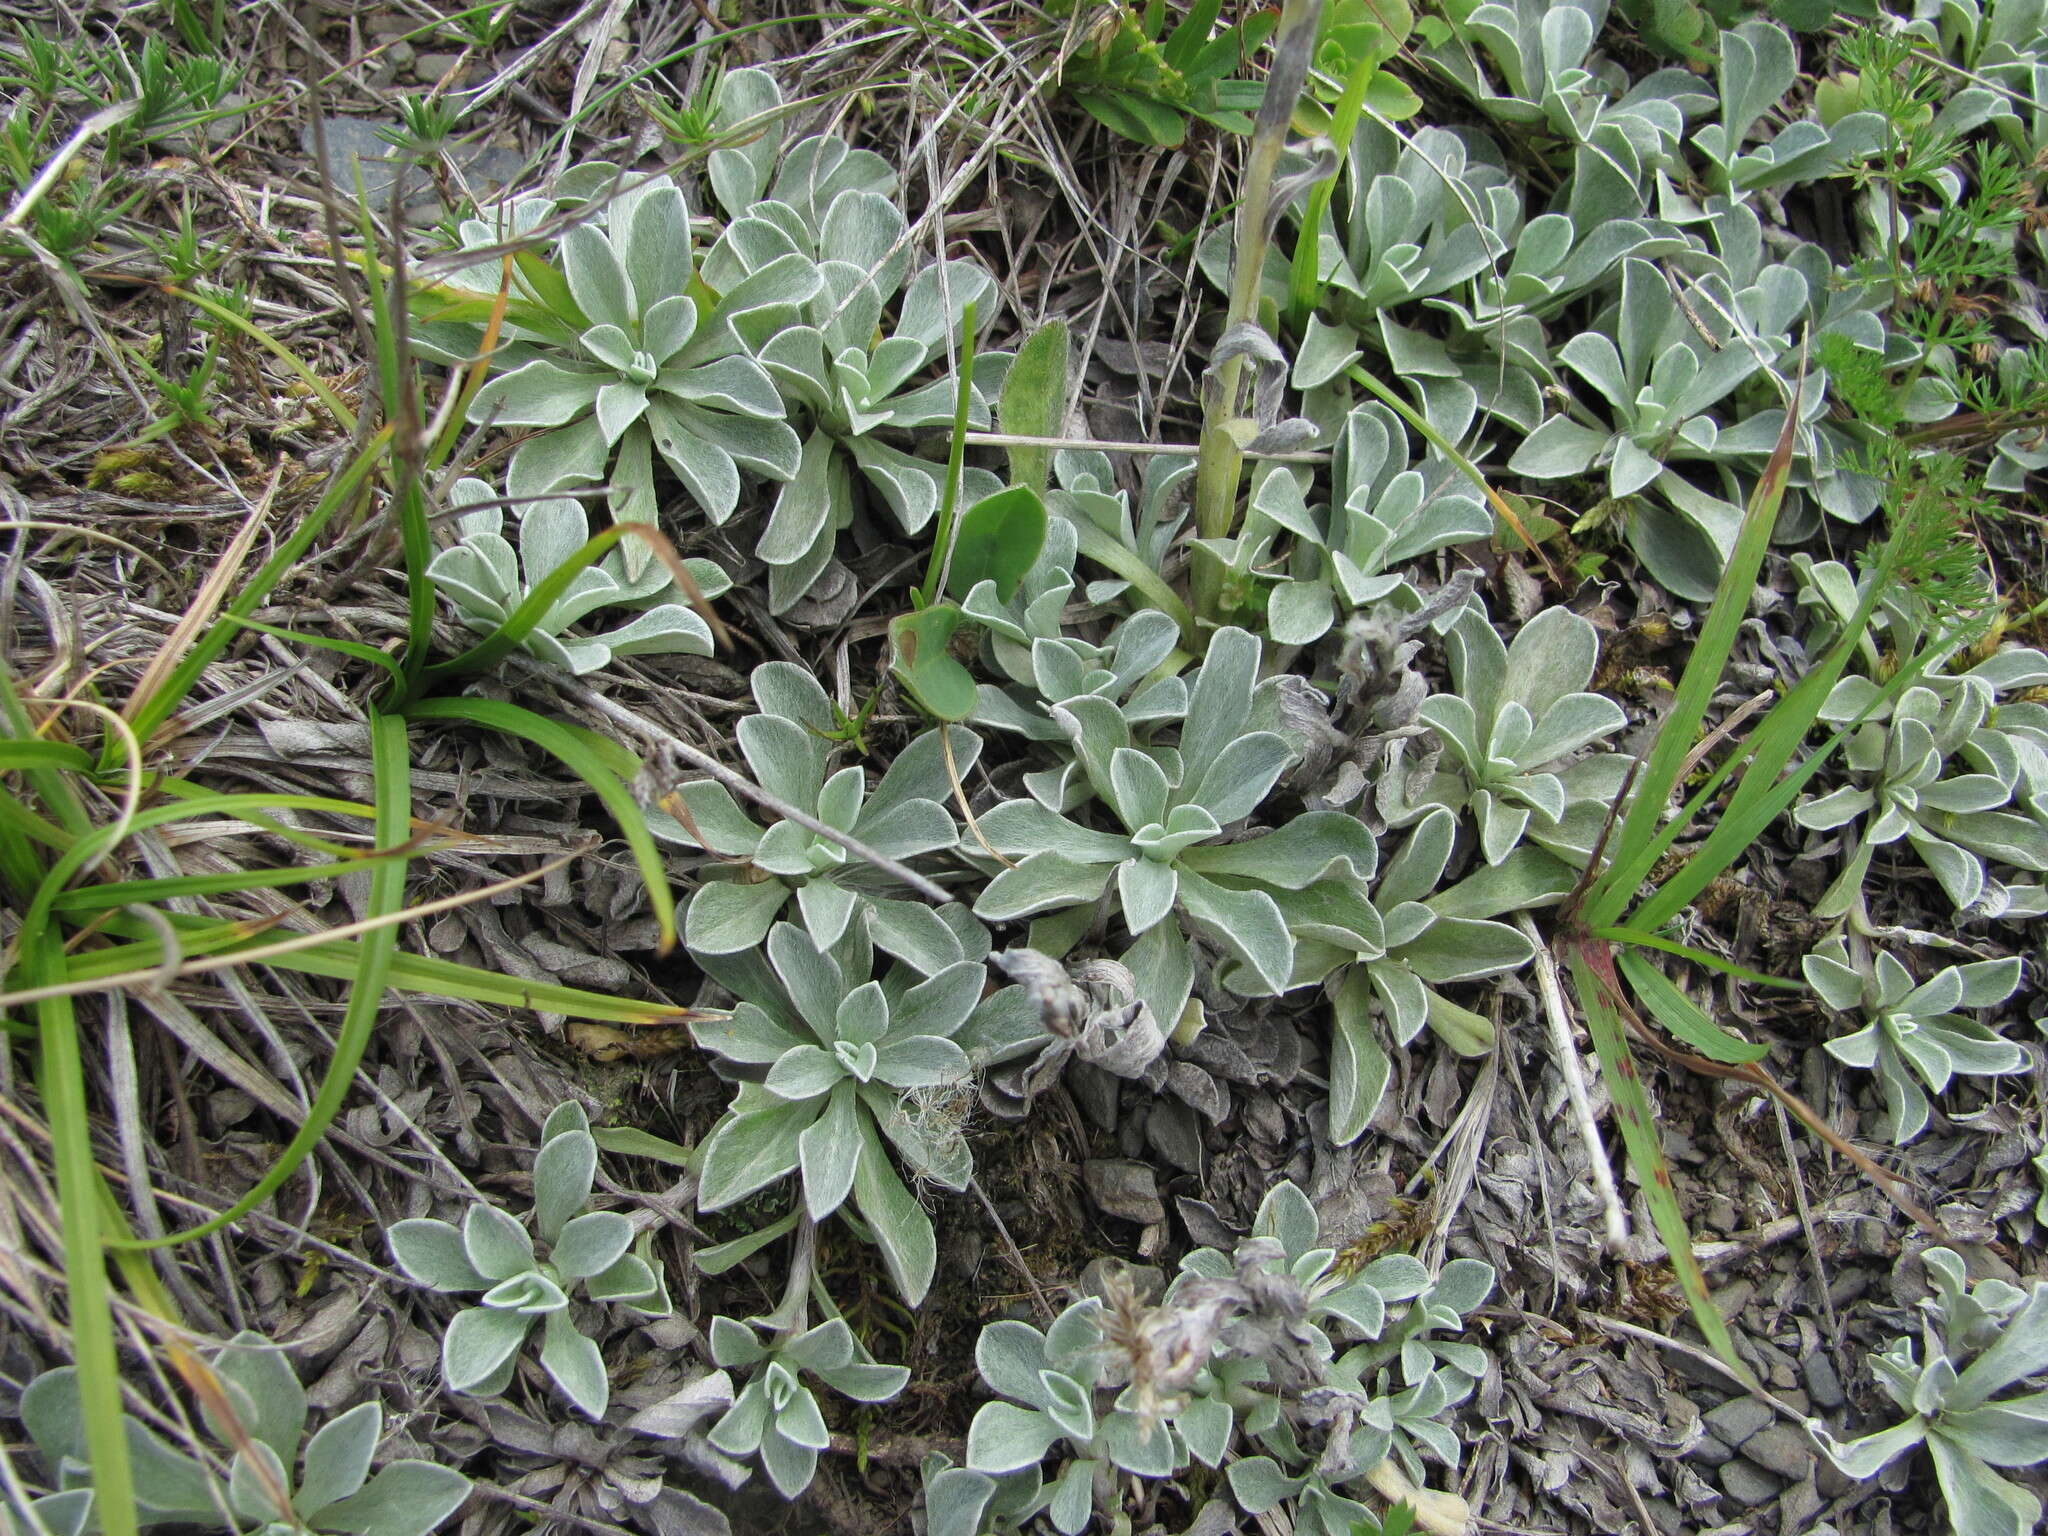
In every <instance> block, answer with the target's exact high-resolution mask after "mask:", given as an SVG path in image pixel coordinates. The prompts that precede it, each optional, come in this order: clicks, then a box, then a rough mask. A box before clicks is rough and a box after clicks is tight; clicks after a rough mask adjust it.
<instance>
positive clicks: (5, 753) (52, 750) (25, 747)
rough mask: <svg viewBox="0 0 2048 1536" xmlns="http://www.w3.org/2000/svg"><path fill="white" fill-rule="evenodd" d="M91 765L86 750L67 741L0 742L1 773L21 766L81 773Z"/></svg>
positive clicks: (19, 768) (15, 770) (14, 771)
mask: <svg viewBox="0 0 2048 1536" xmlns="http://www.w3.org/2000/svg"><path fill="white" fill-rule="evenodd" d="M91 767H92V758H91V757H90V756H88V755H87V754H86V751H85V749H84V748H83V747H74V746H73V745H71V743H70V742H68V741H33V740H32V741H0V773H16V772H19V771H20V770H21V769H24V768H42V769H57V770H68V771H69V772H72V773H84V772H86V771H88V770H89V769H90V768H91Z"/></svg>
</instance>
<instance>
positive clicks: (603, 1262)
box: [385, 1102, 669, 1419]
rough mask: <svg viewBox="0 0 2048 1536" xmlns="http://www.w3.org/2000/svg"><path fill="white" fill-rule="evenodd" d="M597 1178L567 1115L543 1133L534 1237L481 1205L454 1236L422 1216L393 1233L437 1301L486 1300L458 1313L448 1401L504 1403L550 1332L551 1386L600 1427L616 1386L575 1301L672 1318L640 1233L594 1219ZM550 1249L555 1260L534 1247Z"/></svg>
mask: <svg viewBox="0 0 2048 1536" xmlns="http://www.w3.org/2000/svg"><path fill="white" fill-rule="evenodd" d="M596 1176H597V1141H596V1139H595V1138H594V1137H593V1136H592V1135H591V1134H590V1121H589V1118H588V1117H587V1116H586V1115H585V1114H584V1113H583V1108H582V1106H581V1105H579V1104H576V1103H574V1102H571V1103H567V1104H561V1105H558V1106H556V1108H555V1109H554V1110H553V1111H552V1112H551V1113H550V1114H549V1115H548V1117H547V1121H546V1123H545V1124H544V1125H543V1126H542V1127H541V1144H540V1150H539V1151H538V1152H537V1153H535V1155H534V1159H533V1218H532V1219H533V1228H532V1230H531V1231H528V1229H527V1227H526V1226H525V1224H523V1223H521V1222H520V1221H518V1220H516V1219H515V1218H514V1217H512V1216H510V1215H508V1214H506V1213H505V1212H504V1211H501V1210H499V1209H498V1208H497V1207H496V1206H494V1205H485V1204H482V1203H479V1204H475V1205H472V1206H471V1207H470V1208H469V1211H468V1214H467V1215H465V1216H464V1217H463V1221H462V1225H461V1226H460V1227H456V1226H454V1225H453V1224H451V1223H449V1222H445V1221H436V1220H433V1219H431V1218H426V1217H415V1218H412V1219H409V1220H406V1221H400V1222H396V1223H394V1224H393V1225H392V1226H391V1228H390V1229H389V1231H387V1232H386V1233H385V1236H386V1238H387V1239H388V1240H389V1241H390V1244H391V1254H392V1257H393V1258H395V1259H396V1260H397V1261H398V1265H399V1267H400V1268H401V1269H403V1270H404V1271H405V1272H406V1274H408V1275H410V1276H411V1277H412V1278H413V1279H414V1280H416V1281H418V1282H419V1283H420V1284H421V1285H425V1286H430V1287H431V1288H433V1289H434V1290H437V1291H452V1292H466V1291H481V1292H483V1295H482V1297H481V1298H480V1299H479V1304H478V1305H476V1306H474V1307H469V1308H466V1309H465V1310H463V1311H461V1312H458V1313H456V1314H455V1317H454V1318H453V1320H452V1321H450V1323H449V1324H448V1330H447V1332H446V1333H445V1334H444V1335H443V1336H442V1340H441V1377H442V1380H443V1381H444V1382H445V1383H446V1384H447V1386H448V1388H449V1390H450V1391H453V1392H469V1393H475V1394H478V1395H480V1396H486V1397H489V1396H495V1395H496V1394H498V1393H500V1392H503V1391H504V1390H505V1388H506V1387H507V1386H508V1385H509V1384H510V1383H511V1380H512V1371H513V1368H514V1366H515V1365H516V1364H517V1363H518V1355H519V1349H520V1346H521V1345H522V1344H524V1343H525V1342H526V1338H527V1335H528V1334H529V1333H531V1331H532V1329H533V1324H534V1322H535V1320H536V1319H539V1320H540V1321H541V1326H542V1340H541V1350H540V1363H541V1367H542V1369H543V1370H545V1371H546V1372H547V1374H548V1377H549V1379H550V1380H552V1381H553V1382H554V1384H555V1385H556V1387H558V1388H559V1389H560V1390H561V1392H562V1395H563V1396H565V1397H567V1398H568V1399H569V1401H570V1402H572V1403H573V1404H575V1405H576V1407H577V1408H579V1409H580V1410H582V1411H583V1412H584V1413H586V1414H588V1415H589V1416H590V1417H591V1418H593V1419H601V1418H603V1417H604V1411H605V1407H606V1405H607V1404H608V1403H609V1402H610V1399H611V1381H610V1378H609V1377H608V1376H607V1374H606V1372H605V1366H604V1357H603V1355H602V1354H601V1353H600V1352H599V1350H598V1347H597V1345H596V1343H595V1342H594V1341H593V1340H591V1339H590V1338H588V1337H587V1336H586V1335H584V1334H583V1333H582V1332H581V1331H580V1330H579V1329H578V1328H577V1326H576V1320H575V1317H574V1315H573V1314H572V1312H571V1310H570V1300H569V1293H570V1292H571V1291H572V1290H574V1289H575V1288H577V1287H578V1286H579V1285H580V1286H581V1287H582V1290H583V1293H584V1295H585V1296H586V1297H587V1298H588V1299H589V1300H591V1301H593V1302H613V1303H617V1304H618V1305H620V1306H622V1307H625V1308H626V1309H627V1310H628V1311H630V1312H633V1313H636V1314H638V1315H639V1316H641V1317H648V1318H652V1317H662V1316H665V1315H667V1313H668V1310H669V1299H668V1287H667V1285H666V1283H665V1282H664V1280H663V1279H662V1276H661V1272H660V1271H659V1270H658V1269H657V1268H656V1267H655V1266H654V1265H653V1264H651V1263H650V1262H649V1261H648V1259H647V1257H646V1256H645V1255H644V1254H643V1253H635V1252H632V1251H630V1250H631V1249H632V1248H633V1246H634V1240H633V1224H632V1223H631V1222H630V1221H628V1220H627V1219H626V1218H625V1217H624V1216H622V1215H620V1214H619V1213H618V1212H617V1211H585V1210H584V1209H583V1207H584V1205H585V1203H586V1202H587V1201H588V1200H589V1199H590V1190H591V1185H592V1183H593V1181H594V1180H595V1179H596ZM536 1236H538V1237H539V1238H540V1240H541V1241H542V1242H543V1243H545V1244H547V1245H548V1253H547V1257H546V1258H542V1257H540V1255H539V1254H538V1253H537V1252H536V1250H535V1248H534V1238H535V1237H536Z"/></svg>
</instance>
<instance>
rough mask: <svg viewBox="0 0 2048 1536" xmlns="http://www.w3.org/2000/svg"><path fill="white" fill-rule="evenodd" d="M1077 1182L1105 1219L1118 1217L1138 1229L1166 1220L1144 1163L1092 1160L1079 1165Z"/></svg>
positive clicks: (1120, 1160) (1151, 1175) (1153, 1183)
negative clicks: (1084, 1186)
mask: <svg viewBox="0 0 2048 1536" xmlns="http://www.w3.org/2000/svg"><path fill="white" fill-rule="evenodd" d="M1081 1182H1082V1183H1083V1184H1085V1185H1087V1187H1088V1197H1089V1198H1090V1199H1091V1200H1093V1201H1094V1202H1095V1204H1096V1205H1097V1206H1098V1207H1099V1208H1100V1209H1101V1210H1102V1212H1103V1213H1104V1214H1105V1215H1109V1216H1119V1217H1122V1218H1123V1219H1124V1220H1125V1221H1134V1222H1136V1223H1137V1224H1138V1225H1139V1226H1141V1227H1143V1226H1150V1225H1152V1224H1153V1223H1155V1222H1163V1221H1165V1220H1166V1207H1165V1206H1164V1205H1162V1204H1161V1203H1160V1200H1159V1186H1158V1184H1157V1182H1156V1181H1155V1179H1154V1177H1153V1173H1152V1169H1151V1168H1150V1167H1149V1166H1148V1165H1146V1164H1144V1163H1140V1162H1133V1161H1129V1160H1126V1159H1124V1158H1108V1157H1101V1158H1095V1159H1093V1160H1091V1161H1089V1162H1085V1163H1083V1164H1082V1165H1081Z"/></svg>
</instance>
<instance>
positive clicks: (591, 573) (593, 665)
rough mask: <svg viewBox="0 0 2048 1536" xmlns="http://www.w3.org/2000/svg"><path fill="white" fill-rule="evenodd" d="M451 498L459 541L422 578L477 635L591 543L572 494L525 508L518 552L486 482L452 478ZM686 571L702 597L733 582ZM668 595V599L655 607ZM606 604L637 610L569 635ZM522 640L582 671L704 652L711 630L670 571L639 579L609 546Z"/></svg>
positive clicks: (705, 569) (709, 571) (687, 564)
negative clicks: (593, 631) (618, 661)
mask: <svg viewBox="0 0 2048 1536" xmlns="http://www.w3.org/2000/svg"><path fill="white" fill-rule="evenodd" d="M448 500H449V505H450V507H451V508H453V509H455V510H456V511H457V512H458V516H457V517H456V520H455V527H456V532H457V534H458V542H457V543H455V544H453V545H451V546H450V547H449V548H447V549H444V550H442V551H441V552H440V553H439V554H437V555H435V557H434V559H433V561H432V563H430V564H429V565H428V566H427V579H428V580H430V581H432V582H433V583H434V585H435V586H437V587H439V588H440V589H441V592H442V594H443V595H444V596H445V597H447V599H448V600H449V601H450V602H451V603H453V604H454V605H455V610H456V612H458V613H460V614H461V615H462V619H463V622H464V623H466V624H467V625H468V626H469V627H470V628H472V629H474V630H477V631H479V632H481V633H485V634H488V633H490V632H491V631H492V630H495V629H497V628H499V627H500V626H501V625H503V624H504V623H505V621H506V620H507V619H509V618H511V617H512V615H513V613H514V612H515V611H517V609H518V608H519V606H520V605H521V604H522V603H524V602H525V601H526V598H527V595H528V594H529V593H530V592H531V591H532V590H533V589H534V588H535V587H537V586H539V585H540V583H541V582H543V581H545V580H546V579H547V578H548V577H549V576H550V575H552V574H553V573H554V572H555V571H558V570H560V569H561V568H562V566H564V565H565V564H567V563H568V561H569V560H570V558H571V557H572V556H574V555H575V553H576V552H577V551H578V550H579V549H581V548H582V547H583V546H584V544H585V543H587V542H588V541H589V538H590V519H589V517H588V515H587V514H586V513H585V512H584V510H583V504H582V502H581V501H579V500H577V499H575V498H574V497H567V496H554V497H547V498H544V499H542V500H539V501H535V502H530V503H528V504H527V505H526V506H525V508H524V509H523V510H522V511H521V514H520V516H519V546H518V548H517V549H516V550H515V549H514V548H513V546H512V543H511V541H510V540H509V539H507V538H506V537H505V535H504V531H503V530H504V528H505V510H506V509H505V508H504V506H503V505H502V503H501V500H500V498H499V496H498V493H497V492H496V491H495V490H493V489H492V488H491V487H490V485H489V484H488V483H487V482H485V481H482V480H477V479H474V478H469V479H463V480H458V481H457V482H456V483H455V485H454V487H453V489H452V490H451V491H450V492H449V497H448ZM463 508H469V509H470V510H468V511H462V510H461V509H463ZM642 552H643V553H645V550H644V548H643V550H642ZM683 565H684V568H685V569H687V570H688V571H689V572H690V574H691V576H692V577H693V578H695V580H696V582H697V587H698V590H699V591H700V592H701V593H702V594H703V595H704V596H705V597H707V598H712V597H717V596H718V595H719V594H721V593H722V592H724V591H726V589H727V588H729V587H730V586H731V585H732V582H731V581H730V580H729V579H728V578H727V576H726V574H725V572H723V571H722V570H720V569H719V568H718V567H717V566H716V565H714V564H712V563H711V562H710V561H709V560H686V561H684V562H683ZM664 595H666V597H667V599H668V600H667V601H657V599H660V598H662V597H663V596H664ZM608 607H626V608H637V609H639V610H640V611H639V613H637V614H636V615H635V616H634V617H633V618H630V619H628V620H626V621H625V622H624V623H622V624H620V625H619V626H618V627H617V628H615V629H611V630H608V631H605V632H604V633H602V634H598V635H576V634H571V633H569V629H570V626H571V625H574V624H577V623H580V622H581V621H582V620H583V619H584V618H585V617H586V616H587V615H588V614H590V613H592V612H595V611H596V610H597V609H600V608H608ZM522 644H523V645H524V648H525V649H526V650H528V651H531V652H532V653H533V654H534V655H536V656H538V657H540V658H541V659H542V660H543V661H551V662H554V663H555V664H556V665H558V666H563V667H567V668H568V669H569V670H570V671H571V672H576V673H584V672H594V671H596V670H597V669H598V668H599V667H602V666H605V665H606V664H607V663H609V662H610V661H611V659H612V658H613V657H614V656H644V655H656V654H662V653H677V652H679V653H682V654H684V655H689V656H709V655H710V654H711V631H710V629H709V628H708V627H707V626H706V624H705V623H704V620H703V619H702V618H701V617H700V616H699V615H698V613H697V611H696V610H695V609H694V608H693V607H691V606H690V605H689V604H688V603H687V602H686V601H684V600H683V594H682V593H681V592H680V591H678V590H676V588H675V585H674V581H673V579H672V578H671V577H670V575H669V573H668V569H667V567H665V566H663V565H661V564H659V563H658V562H649V563H648V565H647V566H646V568H645V569H644V570H642V571H641V573H640V574H639V575H638V576H629V575H627V574H626V561H625V554H624V551H622V550H619V549H616V548H615V549H613V550H611V551H610V552H609V553H608V554H606V555H605V557H604V558H603V559H602V560H600V561H598V563H597V564H595V565H591V566H586V567H584V569H582V570H581V571H579V572H577V573H576V575H575V576H574V577H573V578H572V579H571V580H570V582H569V585H568V587H567V588H566V589H565V590H564V591H563V593H562V595H561V596H560V597H559V598H557V599H556V600H555V602H554V604H553V605H552V606H551V607H550V608H549V609H548V611H547V612H546V613H545V614H543V615H542V616H541V619H540V622H539V623H538V624H536V625H535V626H534V627H533V629H532V630H531V631H530V632H529V633H528V634H527V636H526V639H525V640H524V641H523V642H522Z"/></svg>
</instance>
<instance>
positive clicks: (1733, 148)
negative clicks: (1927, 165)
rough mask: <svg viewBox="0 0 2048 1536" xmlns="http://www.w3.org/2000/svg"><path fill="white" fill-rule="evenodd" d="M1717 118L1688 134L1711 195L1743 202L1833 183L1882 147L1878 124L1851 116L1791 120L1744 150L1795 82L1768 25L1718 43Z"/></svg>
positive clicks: (1785, 47)
mask: <svg viewBox="0 0 2048 1536" xmlns="http://www.w3.org/2000/svg"><path fill="white" fill-rule="evenodd" d="M1720 50H1721V53H1720V68H1719V70H1718V71H1717V72H1716V80H1717V82H1718V84H1719V87H1720V96H1721V114H1720V118H1719V120H1718V121H1716V122H1711V123H1705V124H1702V125H1701V126H1700V127H1698V128H1697V129H1695V130H1694V132H1693V144H1694V146H1695V147H1696V148H1697V149H1698V150H1699V151H1700V153H1701V154H1702V155H1704V156H1705V157H1706V160H1707V165H1708V173H1707V174H1708V180H1709V181H1710V182H1711V183H1712V184H1713V185H1714V186H1715V189H1716V190H1717V191H1722V192H1730V193H1735V194H1738V195H1740V194H1744V193H1749V192H1754V191H1757V190H1760V189H1762V188H1767V187H1779V186H1786V185H1790V184H1792V183H1795V182H1802V181H1814V180H1818V179H1819V178H1821V177H1825V176H1833V175H1837V174H1839V173H1840V172H1842V171H1843V170H1845V169H1847V168H1848V167H1850V166H1852V165H1854V164H1855V163H1857V162H1858V161H1860V160H1862V159H1863V158H1864V157H1865V156H1867V155H1869V154H1871V153H1872V152H1874V151H1875V150H1877V149H1879V148H1880V147H1882V146H1883V144H1884V142H1885V121H1884V119H1883V118H1882V117H1881V116H1879V115H1878V114H1877V113H1875V112H1851V113H1849V114H1847V115H1846V116H1844V117H1842V118H1839V119H1837V120H1836V121H1835V123H1834V124H1833V125H1832V126H1829V125H1826V124H1823V123H1821V122H1819V121H1818V120H1817V119H1814V118H1806V117H1801V118H1796V119H1794V120H1793V121H1792V122H1790V123H1787V124H1786V125H1785V126H1784V127H1783V128H1781V129H1779V130H1778V132H1777V134H1776V135H1775V136H1774V137H1773V138H1772V139H1771V140H1770V141H1769V142H1768V143H1763V144H1756V145H1753V146H1749V147H1747V148H1745V145H1747V144H1748V140H1749V136H1750V133H1751V132H1752V130H1754V128H1755V127H1756V124H1757V123H1758V122H1759V121H1760V120H1761V119H1762V118H1763V116H1764V115H1765V114H1766V113H1768V112H1770V111H1771V110H1772V109H1773V108H1774V107H1776V106H1777V105H1778V103H1779V102H1780V101H1781V100H1783V99H1784V96H1785V93H1786V92H1787V91H1789V90H1791V89H1792V86H1793V83H1794V82H1795V81H1796V80H1797V79H1798V78H1799V50H1798V47H1797V45H1796V44H1795V43H1794V42H1793V41H1792V37H1791V34H1790V33H1788V32H1786V30H1785V29H1784V28H1783V27H1781V26H1779V25H1778V24H1777V23H1776V22H1772V21H1764V20H1752V21H1746V22H1744V23H1742V25H1740V26H1738V27H1729V28H1726V29H1724V30H1723V31H1722V33H1721V36H1720Z"/></svg>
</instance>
